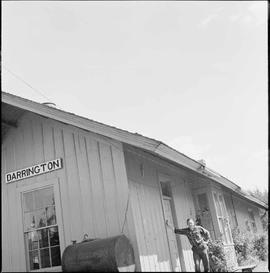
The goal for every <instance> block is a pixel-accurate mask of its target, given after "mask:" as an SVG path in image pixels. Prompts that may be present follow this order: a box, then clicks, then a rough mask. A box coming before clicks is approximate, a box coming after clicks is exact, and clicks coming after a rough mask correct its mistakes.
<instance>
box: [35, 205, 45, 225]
mask: <svg viewBox="0 0 270 273" xmlns="http://www.w3.org/2000/svg"><path fill="white" fill-rule="evenodd" d="M35 218H36V227H37V228H41V227H45V226H46V212H45V209H41V210H38V211H36V212H35Z"/></svg>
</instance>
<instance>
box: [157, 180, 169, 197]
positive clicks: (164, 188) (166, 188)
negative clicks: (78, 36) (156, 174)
mask: <svg viewBox="0 0 270 273" xmlns="http://www.w3.org/2000/svg"><path fill="white" fill-rule="evenodd" d="M160 184H161V191H162V195H164V196H168V197H171V196H172V194H171V190H170V184H169V183H168V182H160Z"/></svg>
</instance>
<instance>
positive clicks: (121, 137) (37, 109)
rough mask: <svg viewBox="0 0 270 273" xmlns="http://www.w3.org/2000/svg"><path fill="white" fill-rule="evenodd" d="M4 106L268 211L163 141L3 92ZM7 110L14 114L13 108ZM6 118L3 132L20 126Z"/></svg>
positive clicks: (222, 178) (264, 204) (15, 113)
mask: <svg viewBox="0 0 270 273" xmlns="http://www.w3.org/2000/svg"><path fill="white" fill-rule="evenodd" d="M2 103H4V104H6V105H5V109H8V107H9V106H13V107H16V108H19V109H21V110H22V112H24V111H30V112H33V113H36V114H39V115H41V116H45V117H48V118H51V119H54V120H57V121H60V122H63V123H66V124H69V125H73V126H76V127H79V128H81V129H84V130H87V131H91V132H94V133H96V134H100V135H103V136H106V137H109V138H112V139H115V140H118V141H120V142H123V143H127V144H130V145H132V146H135V147H138V148H141V149H144V150H146V151H149V152H151V153H153V154H155V155H157V156H159V157H161V158H164V159H166V160H169V161H171V162H174V163H177V164H179V165H181V166H184V167H185V168H187V169H189V170H192V171H194V172H196V173H199V174H200V175H203V176H206V177H207V178H209V179H211V180H213V181H215V182H217V183H219V184H221V185H223V186H224V187H226V188H229V189H231V190H233V191H234V192H236V193H237V194H238V195H240V196H241V197H243V198H245V199H248V200H249V201H251V202H252V203H256V205H259V206H260V207H263V208H265V209H268V205H267V204H266V203H264V202H263V201H261V200H259V199H257V198H255V197H253V196H250V195H248V194H246V193H245V192H244V191H243V190H242V189H241V188H240V187H239V186H238V185H237V184H235V183H234V182H232V181H231V180H229V179H227V178H225V177H224V176H222V175H220V174H218V173H217V172H215V171H213V170H211V169H209V168H207V167H204V166H203V164H202V163H200V162H198V161H196V160H194V159H192V158H190V157H188V156H187V155H185V154H183V153H180V152H178V151H177V150H175V149H173V148H171V147H170V146H168V145H166V144H165V143H163V142H162V141H159V140H155V139H152V138H149V137H145V136H143V135H140V134H138V133H131V132H129V131H126V130H122V129H119V128H116V127H113V126H109V125H106V124H103V123H100V122H97V121H94V120H91V119H88V118H85V117H81V116H78V115H75V114H73V113H69V112H66V111H63V110H60V109H57V108H55V107H50V106H48V105H45V104H42V103H38V102H34V101H31V100H28V99H25V98H22V97H19V96H16V95H13V94H10V93H6V92H2ZM2 108H3V107H2ZM7 111H10V109H9V110H7ZM13 114H14V115H18V114H20V113H19V112H13ZM4 115H5V111H3V110H2V130H3V129H4V131H5V132H6V130H7V127H8V126H16V117H14V119H13V120H8V121H7V120H3V116H4ZM2 137H3V132H2ZM202 167H203V168H202Z"/></svg>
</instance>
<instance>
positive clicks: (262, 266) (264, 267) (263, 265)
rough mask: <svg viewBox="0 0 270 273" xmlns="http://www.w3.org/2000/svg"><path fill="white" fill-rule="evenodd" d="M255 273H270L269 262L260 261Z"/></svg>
mask: <svg viewBox="0 0 270 273" xmlns="http://www.w3.org/2000/svg"><path fill="white" fill-rule="evenodd" d="M253 272H269V268H268V261H265V262H263V261H260V262H259V264H258V266H256V267H255V268H254V270H253Z"/></svg>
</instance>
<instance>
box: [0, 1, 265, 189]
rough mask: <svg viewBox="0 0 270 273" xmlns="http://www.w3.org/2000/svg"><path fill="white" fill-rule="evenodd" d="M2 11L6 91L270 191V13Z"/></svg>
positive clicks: (87, 8)
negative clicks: (150, 141)
mask: <svg viewBox="0 0 270 273" xmlns="http://www.w3.org/2000/svg"><path fill="white" fill-rule="evenodd" d="M1 4H2V32H1V33H2V68H3V69H2V91H5V92H8V93H11V94H15V95H18V96H21V97H24V98H27V99H31V100H34V101H37V102H46V101H49V100H50V101H52V102H54V103H55V104H56V106H57V107H58V108H60V109H63V110H65V111H69V112H72V113H75V114H78V115H81V116H84V117H87V118H90V119H94V120H96V121H99V122H102V123H105V124H108V125H112V126H116V127H118V128H121V129H124V130H128V131H130V132H137V133H140V134H143V135H145V136H148V137H151V138H154V139H157V140H160V141H163V142H165V143H166V144H168V145H170V146H171V147H173V148H175V149H177V150H178V151H180V152H182V153H184V154H186V155H187V156H189V157H192V158H193V159H195V160H200V159H204V160H205V161H206V166H207V167H209V168H211V169H213V170H215V171H217V172H219V173H221V174H222V175H223V176H225V177H227V178H228V179H231V180H232V181H234V182H235V183H237V184H238V185H240V186H241V187H242V188H243V189H251V190H252V189H255V188H259V189H261V190H264V189H268V158H267V156H268V153H267V151H268V146H267V141H268V108H267V107H268V96H267V91H268V89H267V80H268V78H267V59H268V57H267V2H266V1H232V2H230V1H217V2H215V1H208V2H207V1H206V2H205V1H198V2H196V1H194V2H192V1H187V2H185V1H148V2H147V1H145V2H144V1H123V2H122V1H121V2H114V1H108V2H106V1H100V2H98V1H97V2H95V1H82V2H80V1H74V2H73V1H59V2H58V1H55V2H54V1H48V2H47V1H26V2H24V1H2V2H1ZM25 82H26V83H27V84H28V85H27V84H25ZM29 85H30V86H32V87H33V88H34V89H35V90H34V89H33V88H30V87H29Z"/></svg>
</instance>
